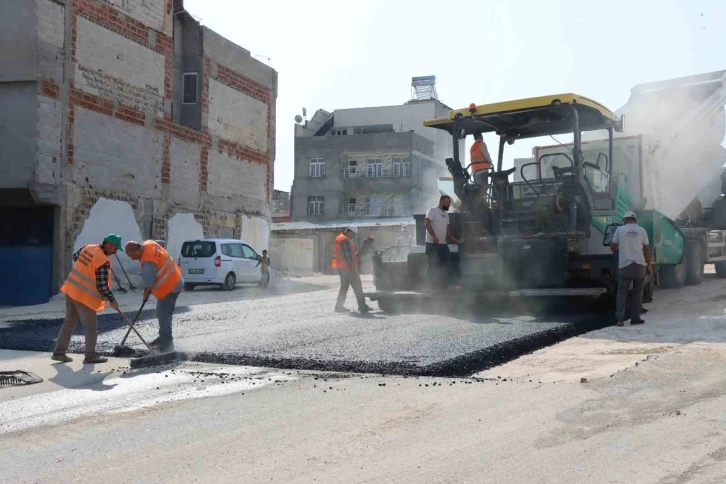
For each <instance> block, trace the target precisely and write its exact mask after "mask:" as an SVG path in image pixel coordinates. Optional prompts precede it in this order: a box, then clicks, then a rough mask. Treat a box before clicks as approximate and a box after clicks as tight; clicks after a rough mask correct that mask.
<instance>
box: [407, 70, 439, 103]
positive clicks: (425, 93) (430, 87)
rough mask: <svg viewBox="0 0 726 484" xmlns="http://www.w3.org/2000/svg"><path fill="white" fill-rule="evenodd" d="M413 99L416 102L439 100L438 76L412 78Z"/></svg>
mask: <svg viewBox="0 0 726 484" xmlns="http://www.w3.org/2000/svg"><path fill="white" fill-rule="evenodd" d="M411 99H413V100H416V101H430V100H432V99H435V100H437V101H438V100H439V95H438V93H437V92H436V76H421V77H412V78H411Z"/></svg>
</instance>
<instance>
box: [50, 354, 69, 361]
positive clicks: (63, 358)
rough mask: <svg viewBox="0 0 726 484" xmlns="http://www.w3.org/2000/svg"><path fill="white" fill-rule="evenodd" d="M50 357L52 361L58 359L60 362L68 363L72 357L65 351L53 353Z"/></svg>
mask: <svg viewBox="0 0 726 484" xmlns="http://www.w3.org/2000/svg"><path fill="white" fill-rule="evenodd" d="M50 359H51V360H53V361H60V362H61V363H70V362H71V361H73V358H71V357H70V356H68V355H66V354H65V353H53V356H51V357H50Z"/></svg>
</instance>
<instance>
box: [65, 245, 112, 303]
mask: <svg viewBox="0 0 726 484" xmlns="http://www.w3.org/2000/svg"><path fill="white" fill-rule="evenodd" d="M110 262H111V261H109V260H108V256H107V255H106V254H104V252H103V249H102V248H101V246H100V245H98V244H89V245H87V246H85V247H83V249H82V250H81V254H80V255H79V256H78V260H76V262H75V263H74V264H73V268H72V269H71V273H70V274H68V278H67V279H66V282H64V283H63V286H62V287H61V292H64V293H66V295H67V296H68V297H70V298H71V299H73V300H74V301H78V302H79V303H81V304H83V305H84V306H86V307H88V308H89V309H91V310H93V311H96V312H99V311H103V310H104V309H105V308H106V299H105V298H104V297H103V296H102V295H101V293H100V292H98V289H97V288H96V270H97V269H98V268H99V267H101V266H103V265H104V264H106V263H110ZM107 283H108V287H111V271H108V281H107Z"/></svg>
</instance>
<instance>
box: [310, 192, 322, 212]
mask: <svg viewBox="0 0 726 484" xmlns="http://www.w3.org/2000/svg"><path fill="white" fill-rule="evenodd" d="M324 209H325V197H320V196H312V197H308V215H322V214H323V210H324Z"/></svg>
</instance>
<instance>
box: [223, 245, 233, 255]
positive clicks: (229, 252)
mask: <svg viewBox="0 0 726 484" xmlns="http://www.w3.org/2000/svg"><path fill="white" fill-rule="evenodd" d="M221 250H222V255H226V256H227V257H232V246H231V244H222V249H221Z"/></svg>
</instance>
